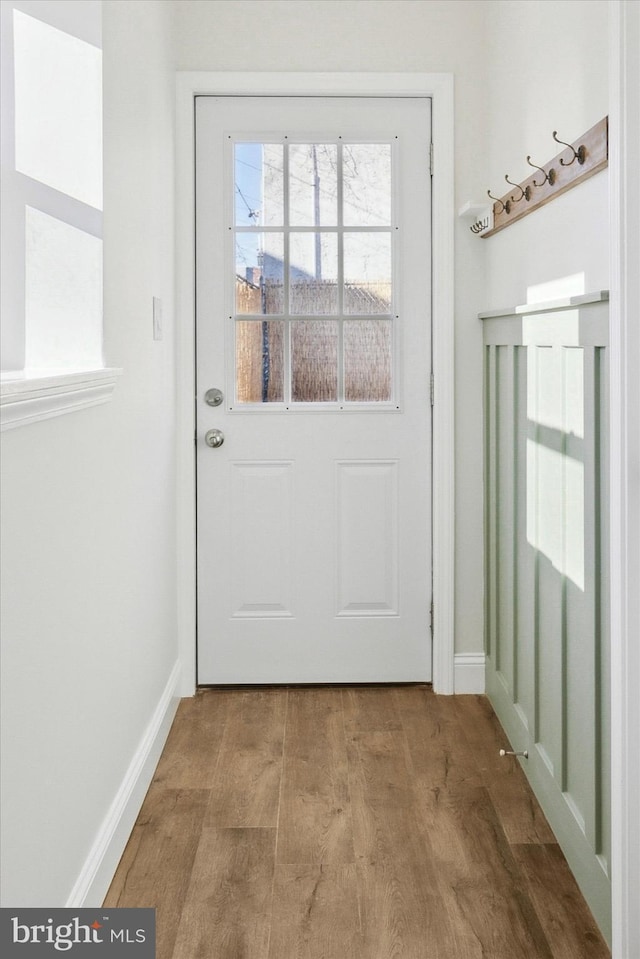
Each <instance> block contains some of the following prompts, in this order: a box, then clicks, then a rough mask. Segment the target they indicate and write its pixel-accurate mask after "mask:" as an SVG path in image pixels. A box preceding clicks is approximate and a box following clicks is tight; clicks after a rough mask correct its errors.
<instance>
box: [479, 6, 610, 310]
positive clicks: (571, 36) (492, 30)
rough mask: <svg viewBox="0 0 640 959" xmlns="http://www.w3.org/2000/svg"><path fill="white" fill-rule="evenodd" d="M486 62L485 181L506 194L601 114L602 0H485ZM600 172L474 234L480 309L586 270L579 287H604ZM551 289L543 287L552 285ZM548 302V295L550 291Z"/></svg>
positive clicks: (604, 84)
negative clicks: (482, 271) (481, 286)
mask: <svg viewBox="0 0 640 959" xmlns="http://www.w3.org/2000/svg"><path fill="white" fill-rule="evenodd" d="M488 11H489V15H488V18H487V21H488V22H487V26H488V44H487V51H486V52H487V56H488V57H489V59H490V61H491V71H490V73H489V85H488V98H489V106H490V119H489V124H488V128H487V131H486V132H487V134H488V136H487V144H486V145H487V149H488V152H489V170H488V175H489V181H488V186H489V187H491V192H492V193H493V194H494V196H502V195H503V194H504V193H506V192H507V189H508V184H506V183H505V180H504V175H505V173H507V174H509V179H511V180H515V181H516V182H520V181H521V180H524V179H525V178H526V177H528V176H529V174H530V173H532V172H533V171H532V170H531V168H530V167H529V166H528V165H527V162H526V157H527V155H530V156H531V158H532V161H533V162H534V163H537V164H539V165H540V166H544V164H545V163H547V162H548V161H549V160H551V159H552V158H553V157H554V156H556V154H558V153H559V152H560V151H561V150H562V149H563V147H561V146H558V144H556V143H555V142H554V140H553V137H552V132H553V131H554V130H556V131H557V132H558V136H559V138H560V139H561V140H564V141H565V142H569V143H571V142H573V141H574V140H575V139H576V138H577V137H579V136H580V135H581V134H582V133H585V132H586V131H587V130H588V129H590V127H592V126H593V125H594V124H595V123H597V122H598V121H599V120H601V119H602V118H603V117H604V116H606V115H607V114H608V103H609V96H608V68H609V65H608V47H607V35H608V33H607V31H608V13H607V11H608V5H607V2H606V0H551V2H550V0H495V2H492V3H490V4H489V5H488ZM608 216H609V211H608V174H607V172H606V171H603V172H602V173H598V174H596V176H595V177H593V178H592V179H591V180H588V181H586V182H585V183H582V184H580V185H578V186H577V187H575V188H574V189H573V190H570V191H568V192H567V193H565V194H563V195H562V196H561V197H558V198H557V199H555V200H553V202H551V203H549V204H547V205H546V206H544V207H542V208H539V209H538V210H536V211H535V212H533V213H531V214H530V215H529V216H527V217H524V218H523V219H522V220H519V221H518V222H517V223H514V224H513V225H511V226H509V227H508V228H507V229H505V230H503V231H502V232H501V233H498V234H496V236H494V237H489V238H488V239H486V240H482V241H481V242H482V245H483V246H484V247H486V256H487V280H488V287H487V301H486V303H485V307H484V308H485V309H487V310H489V309H497V308H500V307H503V306H511V305H516V304H519V303H526V302H527V292H528V289H529V287H531V286H537V285H539V284H547V283H551V282H552V281H554V280H559V279H562V278H563V277H567V276H574V275H576V274H578V275H580V274H584V290H582V291H581V292H592V291H594V290H601V289H608V284H609V262H608V258H609V243H608ZM552 289H553V288H552V287H550V290H552ZM548 298H549V299H552V298H553V296H552V295H551V296H549V297H548Z"/></svg>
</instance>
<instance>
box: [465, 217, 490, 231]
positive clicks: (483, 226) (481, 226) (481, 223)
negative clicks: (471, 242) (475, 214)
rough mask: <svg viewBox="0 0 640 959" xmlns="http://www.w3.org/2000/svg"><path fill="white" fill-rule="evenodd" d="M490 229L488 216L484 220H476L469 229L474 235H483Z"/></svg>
mask: <svg viewBox="0 0 640 959" xmlns="http://www.w3.org/2000/svg"><path fill="white" fill-rule="evenodd" d="M488 228H489V217H488V216H486V217H485V218H484V220H476V222H475V223H472V224H471V226H470V227H469V229H470V230H471V232H472V233H476V234H477V233H483V232H484V231H485V230H487V229H488Z"/></svg>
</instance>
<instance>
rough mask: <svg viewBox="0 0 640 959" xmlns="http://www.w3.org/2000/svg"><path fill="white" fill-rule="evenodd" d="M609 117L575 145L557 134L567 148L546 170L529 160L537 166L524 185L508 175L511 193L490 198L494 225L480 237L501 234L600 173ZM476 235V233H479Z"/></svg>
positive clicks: (605, 155)
mask: <svg viewBox="0 0 640 959" xmlns="http://www.w3.org/2000/svg"><path fill="white" fill-rule="evenodd" d="M608 134H609V118H608V117H604V119H602V120H600V122H599V123H596V125H595V126H593V127H591V129H590V130H587V132H586V133H585V134H584V135H583V136H581V137H580V138H579V139H578V140H576V141H575V142H574V143H564V142H563V141H562V140H559V139H558V136H557V133H556V131H554V133H553V139H554V140H555V141H556V143H561V144H562V145H563V146H564V147H565V149H564V150H562V152H561V153H558V154H557V155H556V156H555V157H554V158H553V160H550V161H549V162H548V163H546V164H545V165H544V166H543V167H539V166H537V164H535V163H532V161H531V157H530V156H528V157H527V163H528V164H529V166H532V167H535V172H534V173H532V174H531V176H529V177H527V179H526V180H523V181H522V183H513V182H512V181H511V180H510V179H509V174H506V175H505V180H506V181H507V183H509V185H510V189H509V192H508V193H505V194H504V196H502V197H494V196H492V195H491V193H489V191H487V192H488V193H489V196H490V197H491V199H492V200H494V201H495V202H494V204H493V226H492V227H491V229H489V230H486V231H485V232H483V233H481V234H480V235H481V236H482V237H483V239H486V237H488V236H493V235H494V233H499V232H500V230H504V228H505V227H506V226H509V225H510V224H511V223H515V222H516V220H521V219H522V218H523V217H524V216H528V215H529V213H533V211H534V210H537V209H538V208H539V207H541V206H544V205H545V203H549V201H550V200H553V199H555V197H557V196H560V194H561V193H566V192H567V190H571V189H572V187H574V186H577V185H578V183H582V182H583V180H588V179H589V177H592V176H593V175H594V174H595V173H599V171H600V170H604V168H605V167H606V166H607V164H608V163H609V135H608ZM476 232H477V231H476Z"/></svg>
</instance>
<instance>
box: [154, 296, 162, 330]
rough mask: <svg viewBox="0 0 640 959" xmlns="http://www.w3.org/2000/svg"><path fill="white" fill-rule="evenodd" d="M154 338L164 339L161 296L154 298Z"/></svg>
mask: <svg viewBox="0 0 640 959" xmlns="http://www.w3.org/2000/svg"><path fill="white" fill-rule="evenodd" d="M153 338H154V340H161V339H162V300H161V299H160V297H159V296H154V298H153Z"/></svg>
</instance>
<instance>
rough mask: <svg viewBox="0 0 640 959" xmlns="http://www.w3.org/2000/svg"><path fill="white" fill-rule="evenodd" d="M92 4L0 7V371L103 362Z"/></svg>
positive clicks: (96, 49) (96, 6)
mask: <svg viewBox="0 0 640 959" xmlns="http://www.w3.org/2000/svg"><path fill="white" fill-rule="evenodd" d="M100 8H101V5H100V3H99V2H95V0H90V2H89V3H78V4H73V5H70V4H68V3H67V4H65V3H60V2H58V0H50V2H49V3H47V4H34V3H28V2H24V3H20V2H17V0H16V2H15V3H13V4H5V5H3V10H2V15H3V23H2V28H3V29H2V35H3V47H4V49H3V51H2V52H3V58H2V59H3V70H4V71H5V74H4V76H3V83H2V88H3V101H4V102H3V110H2V113H3V130H2V143H3V147H2V149H3V155H2V192H3V196H2V200H3V203H2V221H3V222H2V233H3V236H2V239H3V242H2V250H3V262H2V279H3V283H2V286H3V291H4V292H3V310H2V313H3V318H4V322H3V337H4V338H3V344H2V353H3V369H5V370H10V371H11V370H12V371H19V370H23V369H26V370H29V371H36V370H40V371H42V370H52V369H55V370H78V369H96V368H100V367H102V366H103V358H102V53H101V50H100V39H101V38H100V26H101V9H100Z"/></svg>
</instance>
